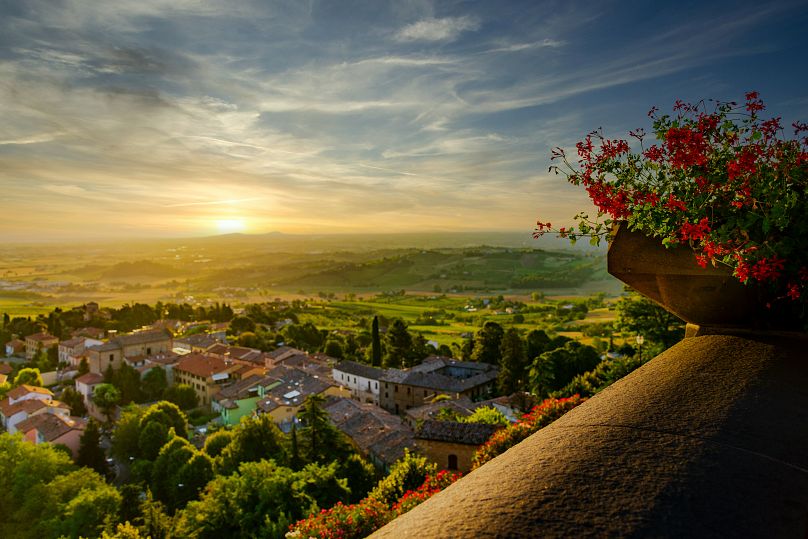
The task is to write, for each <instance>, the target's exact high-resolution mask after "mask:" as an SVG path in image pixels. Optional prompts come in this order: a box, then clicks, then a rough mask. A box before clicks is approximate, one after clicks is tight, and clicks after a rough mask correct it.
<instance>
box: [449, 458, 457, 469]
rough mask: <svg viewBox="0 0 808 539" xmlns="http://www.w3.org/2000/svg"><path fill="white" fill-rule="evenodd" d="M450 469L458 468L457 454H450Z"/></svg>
mask: <svg viewBox="0 0 808 539" xmlns="http://www.w3.org/2000/svg"><path fill="white" fill-rule="evenodd" d="M448 469H450V470H457V455H449V466H448Z"/></svg>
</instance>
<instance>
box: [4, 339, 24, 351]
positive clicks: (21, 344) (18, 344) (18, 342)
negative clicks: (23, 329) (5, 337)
mask: <svg viewBox="0 0 808 539" xmlns="http://www.w3.org/2000/svg"><path fill="white" fill-rule="evenodd" d="M9 345H11V346H13V347H14V348H15V349H17V348H20V347H24V346H25V342H23V341H21V340H19V339H11V340H10V341H8V342H7V343H6V346H9Z"/></svg>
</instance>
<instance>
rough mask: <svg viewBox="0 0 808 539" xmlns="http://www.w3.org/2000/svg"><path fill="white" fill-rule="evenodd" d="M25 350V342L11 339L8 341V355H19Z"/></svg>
mask: <svg viewBox="0 0 808 539" xmlns="http://www.w3.org/2000/svg"><path fill="white" fill-rule="evenodd" d="M24 352H25V342H24V341H21V340H19V339H11V340H10V341H8V342H7V343H6V357H12V356H18V355H20V354H22V353H24Z"/></svg>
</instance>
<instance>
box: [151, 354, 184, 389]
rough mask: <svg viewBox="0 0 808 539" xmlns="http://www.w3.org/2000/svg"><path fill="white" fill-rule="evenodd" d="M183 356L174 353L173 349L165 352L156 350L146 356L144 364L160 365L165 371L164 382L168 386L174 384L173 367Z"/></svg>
mask: <svg viewBox="0 0 808 539" xmlns="http://www.w3.org/2000/svg"><path fill="white" fill-rule="evenodd" d="M182 357H183V356H181V355H180V354H177V353H175V352H174V351H173V350H169V351H167V352H158V353H156V354H152V355H150V356H147V357H146V365H149V366H151V367H152V368H153V367H157V366H159V367H162V368H163V369H165V371H166V382H167V383H168V385H169V386H173V385H174V367H175V366H176V365H177V363H179V362H180V359H182Z"/></svg>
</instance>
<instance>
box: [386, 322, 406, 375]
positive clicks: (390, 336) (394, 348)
mask: <svg viewBox="0 0 808 539" xmlns="http://www.w3.org/2000/svg"><path fill="white" fill-rule="evenodd" d="M385 342H386V344H387V354H385V356H384V366H385V368H387V369H390V368H399V367H401V366H402V365H408V364H409V363H410V358H411V356H412V335H410V332H409V330H408V329H407V324H405V323H404V321H403V320H402V319H400V318H395V319H393V321H392V322H391V323H390V325H389V326H388V327H387V334H386V335H385Z"/></svg>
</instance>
